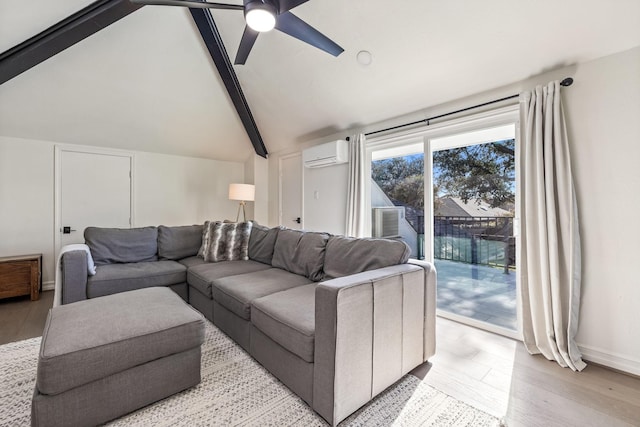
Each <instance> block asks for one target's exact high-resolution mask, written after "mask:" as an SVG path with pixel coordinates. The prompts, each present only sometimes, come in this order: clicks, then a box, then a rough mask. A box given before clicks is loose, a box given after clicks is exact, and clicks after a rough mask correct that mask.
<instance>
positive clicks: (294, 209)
mask: <svg viewBox="0 0 640 427" xmlns="http://www.w3.org/2000/svg"><path fill="white" fill-rule="evenodd" d="M280 224H281V225H283V226H285V227H288V228H297V229H301V228H302V224H303V218H302V156H301V155H300V154H295V155H292V156H287V157H283V158H281V159H280Z"/></svg>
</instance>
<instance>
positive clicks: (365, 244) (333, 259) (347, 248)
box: [324, 236, 411, 280]
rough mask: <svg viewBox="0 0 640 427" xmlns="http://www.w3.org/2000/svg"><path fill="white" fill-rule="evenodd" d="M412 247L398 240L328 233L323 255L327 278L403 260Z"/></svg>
mask: <svg viewBox="0 0 640 427" xmlns="http://www.w3.org/2000/svg"><path fill="white" fill-rule="evenodd" d="M409 255H411V248H410V247H409V245H407V244H406V243H405V242H403V241H401V240H391V239H371V238H362V239H356V238H353V237H343V236H331V238H330V239H329V242H328V243H327V251H326V254H325V257H324V274H325V277H324V278H325V280H326V279H335V278H337V277H344V276H349V275H351V274H356V273H361V272H363V271H369V270H375V269H377V268H383V267H388V266H390V265H396V264H405V263H406V262H407V260H408V259H409Z"/></svg>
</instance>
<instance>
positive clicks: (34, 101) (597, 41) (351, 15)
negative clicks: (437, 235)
mask: <svg viewBox="0 0 640 427" xmlns="http://www.w3.org/2000/svg"><path fill="white" fill-rule="evenodd" d="M34 3H35V4H34ZM88 3H89V2H88V1H86V0H84V1H81V0H64V1H56V2H50V1H44V0H40V1H35V2H5V1H3V2H1V3H0V51H3V50H5V49H7V48H9V47H11V46H13V45H15V44H16V43H19V42H20V41H22V40H24V39H26V38H28V37H30V36H31V35H33V34H35V33H37V32H38V31H40V30H42V29H44V28H46V27H47V26H48V25H51V24H52V23H54V22H56V21H57V20H59V19H61V18H62V17H64V16H66V15H68V14H69V13H71V12H73V11H74V10H77V9H80V8H81V7H83V6H84V5H86V4H88ZM234 3H239V1H237V0H236V1H234ZM294 13H295V14H297V15H298V16H299V17H300V18H302V19H304V20H306V21H307V22H308V23H309V24H311V25H313V26H314V27H316V28H317V29H318V30H319V31H321V32H323V33H324V34H326V35H327V36H329V37H330V38H332V39H333V40H334V41H336V42H337V43H338V44H340V45H341V46H342V47H343V48H344V49H345V52H344V53H343V54H342V55H341V56H340V57H338V58H334V57H332V56H330V55H328V54H326V53H324V52H321V51H319V50H317V49H315V48H313V47H310V46H308V45H306V44H304V43H301V42H300V41H298V40H295V39H293V38H291V37H289V36H286V35H284V34H282V33H279V32H271V33H267V34H261V35H260V37H259V38H258V41H257V42H256V44H255V46H254V48H253V51H252V52H251V54H250V55H249V59H248V61H247V64H246V65H244V66H236V67H235V70H236V73H237V74H238V78H239V80H240V83H241V85H242V88H243V91H244V93H245V96H246V97H247V100H248V103H249V106H250V108H251V111H252V112H253V115H254V117H255V119H256V122H257V125H258V128H259V129H260V132H261V134H262V137H263V139H264V141H265V145H266V146H267V149H268V150H269V151H270V152H275V151H278V150H280V149H283V148H285V147H287V146H290V145H292V144H296V143H298V142H302V141H304V140H306V139H309V138H310V137H311V135H313V136H314V137H317V136H318V135H323V134H324V135H329V134H333V133H335V132H337V131H341V130H347V129H350V128H353V127H358V126H362V125H365V124H370V123H374V122H377V121H381V120H385V119H388V118H391V117H395V116H398V115H401V114H405V113H410V112H414V111H418V110H421V109H425V108H428V107H430V106H434V105H437V104H441V103H444V102H447V101H451V100H454V99H457V98H461V97H464V96H468V95H472V94H475V93H479V92H483V91H485V90H489V89H492V88H495V87H499V86H503V85H506V84H510V83H513V82H517V81H520V80H523V79H526V78H528V77H531V76H534V75H536V74H539V73H541V72H544V71H548V70H550V69H554V68H558V67H562V66H565V65H570V64H575V63H579V62H584V61H588V60H591V59H594V58H598V57H601V56H605V55H608V54H611V53H615V52H619V51H623V50H627V49H630V48H632V47H635V46H638V45H640V1H638V0H616V1H612V2H602V1H599V0H589V1H584V0H563V1H562V2H557V1H552V0H537V1H535V2H532V1H525V0H516V1H514V0H485V1H483V2H476V1H471V0H466V1H463V0H453V1H446V2H443V1H435V0H396V1H389V0H387V1H381V0H323V1H320V0H311V1H309V2H308V3H305V4H303V5H301V6H300V7H298V8H296V9H294ZM214 17H215V20H216V22H217V24H218V26H219V28H220V32H221V34H222V37H223V40H224V42H225V45H226V46H227V49H228V51H229V55H230V57H231V59H232V60H233V58H234V57H235V51H236V49H237V46H238V43H239V40H240V37H241V35H242V29H243V25H244V24H243V17H242V13H240V12H237V11H215V12H214ZM360 50H368V51H370V52H371V53H372V54H373V63H372V64H371V65H370V66H368V67H364V66H362V65H360V64H358V63H357V61H356V54H357V52H358V51H360ZM0 135H7V136H17V137H25V138H36V139H46V140H53V141H60V142H69V143H80V144H88V145H99V146H106V147H117V148H128V149H135V150H142V151H155V152H163V153H171V154H183V155H190V156H198V157H207V158H216V159H222V160H234V161H238V160H244V159H246V158H247V157H248V156H249V155H250V154H251V152H252V147H251V144H250V142H249V140H248V138H247V136H246V134H245V133H244V129H243V127H242V125H241V123H240V121H239V119H238V118H237V115H236V113H235V110H234V108H233V106H232V104H231V103H230V100H229V98H228V96H227V94H226V92H225V89H224V87H223V85H222V83H221V81H220V78H219V77H218V75H217V72H216V70H215V67H214V66H213V65H212V63H211V60H210V58H209V57H208V53H207V52H206V49H205V47H204V45H203V44H202V41H201V39H200V36H199V34H198V32H197V29H196V28H195V26H194V25H193V22H192V19H191V17H190V15H189V13H188V12H187V11H186V10H182V9H179V8H169V7H152V6H146V7H144V8H142V9H141V10H139V11H137V12H135V13H133V14H132V15H130V16H128V17H126V18H124V19H122V20H121V21H119V22H117V23H115V24H113V25H112V26H110V27H108V28H106V29H105V30H103V31H101V32H99V33H97V34H95V35H93V36H92V37H90V38H88V39H86V40H84V41H82V42H80V43H79V44H77V45H75V46H73V47H71V48H69V49H67V50H66V51H64V52H62V53H60V54H58V55H57V56H55V57H53V58H51V59H49V60H47V61H45V62H44V63H42V64H40V65H38V66H37V67H34V68H33V69H31V70H29V71H27V72H25V73H24V74H22V75H20V76H18V77H16V78H15V79H13V80H10V81H9V82H7V83H5V84H3V85H2V86H0Z"/></svg>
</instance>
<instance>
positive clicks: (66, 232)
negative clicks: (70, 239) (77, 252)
mask: <svg viewBox="0 0 640 427" xmlns="http://www.w3.org/2000/svg"><path fill="white" fill-rule="evenodd" d="M74 231H76V230H72V229H71V227H69V226H65V227H62V234H71V233H72V232H74Z"/></svg>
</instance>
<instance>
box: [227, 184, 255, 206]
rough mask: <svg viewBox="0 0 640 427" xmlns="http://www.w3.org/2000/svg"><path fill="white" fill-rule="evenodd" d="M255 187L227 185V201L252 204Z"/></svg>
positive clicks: (250, 185) (249, 185)
mask: <svg viewBox="0 0 640 427" xmlns="http://www.w3.org/2000/svg"><path fill="white" fill-rule="evenodd" d="M255 196H256V186H255V185H252V184H229V200H241V201H244V202H252V201H254V200H255Z"/></svg>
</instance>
